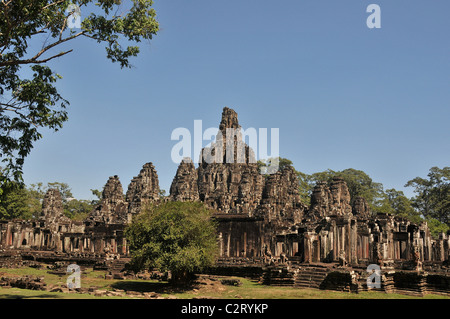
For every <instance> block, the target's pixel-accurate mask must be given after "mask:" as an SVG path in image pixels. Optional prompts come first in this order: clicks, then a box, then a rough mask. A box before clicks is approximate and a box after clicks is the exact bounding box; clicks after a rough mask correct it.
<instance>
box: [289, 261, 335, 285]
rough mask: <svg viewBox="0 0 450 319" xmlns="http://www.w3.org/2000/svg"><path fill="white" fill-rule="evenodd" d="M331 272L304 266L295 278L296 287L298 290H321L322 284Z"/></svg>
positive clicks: (321, 268)
mask: <svg viewBox="0 0 450 319" xmlns="http://www.w3.org/2000/svg"><path fill="white" fill-rule="evenodd" d="M328 272H329V270H328V269H327V268H323V267H315V266H302V267H299V269H297V270H296V273H295V276H294V285H293V286H294V287H297V288H316V289H319V288H320V284H321V283H322V282H323V281H324V279H325V278H326V277H327V275H328Z"/></svg>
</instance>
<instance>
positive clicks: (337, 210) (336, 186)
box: [330, 177, 352, 216]
mask: <svg viewBox="0 0 450 319" xmlns="http://www.w3.org/2000/svg"><path fill="white" fill-rule="evenodd" d="M330 192H331V198H332V203H331V215H338V216H343V215H351V213H352V207H351V205H350V192H349V190H348V187H347V184H346V183H345V181H344V180H343V179H342V178H339V177H334V178H333V180H332V181H331V185H330Z"/></svg>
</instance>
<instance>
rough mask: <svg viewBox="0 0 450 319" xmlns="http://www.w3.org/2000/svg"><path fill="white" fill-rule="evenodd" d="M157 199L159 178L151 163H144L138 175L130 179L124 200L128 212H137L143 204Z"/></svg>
mask: <svg viewBox="0 0 450 319" xmlns="http://www.w3.org/2000/svg"><path fill="white" fill-rule="evenodd" d="M158 200H159V179H158V174H157V172H156V170H155V167H154V166H153V163H146V164H144V166H143V167H142V169H141V171H140V173H139V175H138V176H136V177H134V178H133V179H132V180H131V183H130V185H129V186H128V190H127V194H126V201H127V202H128V205H129V206H128V212H129V213H130V214H132V215H134V214H138V213H139V212H140V211H141V208H142V206H143V205H145V204H150V203H154V202H157V201H158Z"/></svg>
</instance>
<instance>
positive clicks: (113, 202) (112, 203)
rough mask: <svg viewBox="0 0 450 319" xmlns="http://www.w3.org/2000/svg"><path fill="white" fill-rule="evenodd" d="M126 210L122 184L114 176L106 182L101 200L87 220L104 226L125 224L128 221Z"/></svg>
mask: <svg viewBox="0 0 450 319" xmlns="http://www.w3.org/2000/svg"><path fill="white" fill-rule="evenodd" d="M127 210H128V207H127V204H126V202H125V198H124V195H123V188H122V184H121V183H120V180H119V177H118V176H117V175H115V176H111V177H110V178H109V179H108V181H107V182H106V185H105V187H104V188H103V192H102V199H101V200H100V203H99V204H98V205H97V207H96V208H95V209H94V210H93V211H92V212H91V214H90V216H89V219H90V220H92V221H95V222H102V223H106V224H125V223H127V221H128V218H127Z"/></svg>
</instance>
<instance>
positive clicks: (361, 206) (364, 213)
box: [353, 197, 372, 218]
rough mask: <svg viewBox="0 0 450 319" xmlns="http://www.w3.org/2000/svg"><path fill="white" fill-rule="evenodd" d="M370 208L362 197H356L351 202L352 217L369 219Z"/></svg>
mask: <svg viewBox="0 0 450 319" xmlns="http://www.w3.org/2000/svg"><path fill="white" fill-rule="evenodd" d="M371 214H372V213H371V211H370V206H369V203H368V202H367V200H366V199H365V198H364V197H356V198H355V200H354V202H353V215H355V216H357V217H358V218H369V217H371Z"/></svg>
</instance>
